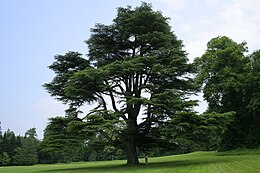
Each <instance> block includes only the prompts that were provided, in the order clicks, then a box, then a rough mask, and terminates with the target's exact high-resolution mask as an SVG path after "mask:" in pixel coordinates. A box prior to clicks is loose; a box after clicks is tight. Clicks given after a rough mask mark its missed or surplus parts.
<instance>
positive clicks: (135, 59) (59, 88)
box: [44, 3, 196, 164]
mask: <svg viewBox="0 0 260 173" xmlns="http://www.w3.org/2000/svg"><path fill="white" fill-rule="evenodd" d="M86 44H87V45H88V48H89V53H88V56H87V57H86V58H83V57H82V55H81V54H80V53H77V52H69V53H66V54H65V55H57V56H55V62H54V63H53V64H52V65H51V66H50V69H52V70H53V71H54V72H55V74H56V76H55V77H54V79H53V81H51V82H50V83H47V84H45V85H44V87H45V88H46V89H47V91H48V92H49V93H50V94H51V95H52V96H54V97H55V98H57V99H58V100H60V101H62V102H64V103H66V104H69V105H70V106H71V109H75V108H76V109H77V108H79V107H80V106H82V105H84V104H85V103H88V104H93V103H96V105H97V106H96V107H95V108H94V109H93V110H92V111H91V112H90V113H89V114H88V115H87V116H86V117H85V119H84V120H85V121H86V122H91V121H94V123H92V125H91V126H90V125H89V126H88V127H87V128H90V127H93V125H94V124H95V123H96V126H95V128H97V129H99V130H101V131H102V132H104V133H105V132H107V128H105V127H106V126H105V124H101V123H100V122H98V120H100V119H101V120H103V122H107V125H108V127H113V128H116V129H117V136H116V137H115V138H114V139H115V140H117V141H119V142H120V144H121V145H122V147H123V148H124V151H125V153H126V155H127V163H128V164H138V157H137V147H138V146H139V145H141V144H140V143H139V141H142V140H141V139H143V138H145V137H146V136H147V135H148V134H150V133H152V131H153V129H158V128H159V127H161V126H162V125H163V124H167V123H169V120H170V119H171V118H173V117H174V116H176V115H178V114H179V113H183V112H188V111H191V110H192V107H193V106H194V104H196V102H195V101H192V100H190V99H189V96H190V94H191V93H193V92H194V91H195V89H196V88H195V87H194V85H193V80H192V78H191V74H192V73H193V67H192V65H191V64H188V58H187V56H186V53H185V51H184V50H183V45H182V42H181V40H179V39H178V38H177V37H176V35H175V34H174V33H173V32H172V31H171V27H170V26H169V23H168V18H167V17H164V16H163V15H162V13H161V12H158V11H154V10H153V9H152V7H151V5H150V4H147V3H142V5H141V6H139V7H136V8H134V9H133V8H131V7H130V6H129V7H126V8H122V7H120V8H118V11H117V16H116V18H115V19H114V20H113V23H112V24H111V25H104V24H96V25H95V27H94V28H92V29H91V36H90V38H89V39H88V40H87V41H86ZM75 115H76V114H75ZM93 116H94V117H95V118H94V119H93V118H92V117H93ZM97 117H99V118H97Z"/></svg>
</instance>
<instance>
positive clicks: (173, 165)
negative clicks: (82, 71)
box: [0, 149, 260, 173]
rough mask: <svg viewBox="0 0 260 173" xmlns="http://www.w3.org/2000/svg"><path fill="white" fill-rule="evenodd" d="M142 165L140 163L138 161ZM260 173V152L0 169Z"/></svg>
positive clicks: (9, 172) (21, 172)
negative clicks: (131, 161)
mask: <svg viewBox="0 0 260 173" xmlns="http://www.w3.org/2000/svg"><path fill="white" fill-rule="evenodd" d="M140 162H141V163H144V160H143V159H140ZM123 172H126V173H128V172H135V173H182V172H191V173H260V149H258V150H242V151H231V152H223V153H217V152H194V153H190V154H184V155H174V156H166V157H158V158H150V159H149V164H148V165H145V164H140V165H139V166H134V167H133V166H126V165H125V161H123V160H116V161H103V162H79V163H71V164H52V165H49V164H48V165H34V166H27V167H25V166H16V167H3V168H0V173H123Z"/></svg>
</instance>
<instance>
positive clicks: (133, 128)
mask: <svg viewBox="0 0 260 173" xmlns="http://www.w3.org/2000/svg"><path fill="white" fill-rule="evenodd" d="M136 132H137V122H136V120H135V119H131V118H129V119H128V134H127V137H126V139H127V141H126V154H127V165H137V164H139V160H138V154H137V145H136Z"/></svg>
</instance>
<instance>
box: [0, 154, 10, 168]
mask: <svg viewBox="0 0 260 173" xmlns="http://www.w3.org/2000/svg"><path fill="white" fill-rule="evenodd" d="M10 161H11V157H10V156H9V155H8V154H7V152H3V153H1V154H0V163H2V166H5V165H8V164H9V162H10Z"/></svg>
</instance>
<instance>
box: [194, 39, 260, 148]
mask: <svg viewBox="0 0 260 173" xmlns="http://www.w3.org/2000/svg"><path fill="white" fill-rule="evenodd" d="M246 51H247V47H246V43H241V44H238V43H236V42H234V41H233V40H231V39H230V38H228V37H217V38H213V39H212V40H211V41H209V43H208V48H207V50H206V52H205V53H204V54H203V55H202V57H199V58H197V59H196V60H195V64H196V66H197V69H198V75H197V81H198V82H199V83H200V84H201V86H202V90H203V94H204V98H205V99H206V100H207V101H208V103H209V107H208V110H207V112H219V113H224V112H229V111H235V112H236V117H235V120H234V122H233V123H232V124H230V125H229V128H228V131H227V132H226V134H225V137H224V139H223V143H222V149H234V148H238V147H256V146H258V145H259V144H260V138H259V135H258V134H259V133H258V132H259V130H260V126H259V122H260V121H259V116H258V115H259V109H258V106H257V105H258V104H259V103H258V101H259V52H258V51H256V52H254V53H253V54H252V55H250V56H249V57H247V56H245V55H244V54H245V52H246Z"/></svg>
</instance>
